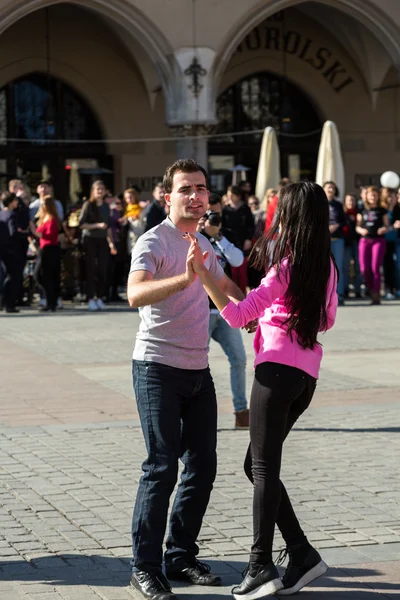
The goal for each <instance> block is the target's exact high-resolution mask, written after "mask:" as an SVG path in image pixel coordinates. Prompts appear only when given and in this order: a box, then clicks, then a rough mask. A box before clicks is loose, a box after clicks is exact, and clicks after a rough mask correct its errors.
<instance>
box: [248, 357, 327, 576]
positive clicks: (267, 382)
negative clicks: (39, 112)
mask: <svg viewBox="0 0 400 600" xmlns="http://www.w3.org/2000/svg"><path fill="white" fill-rule="evenodd" d="M315 387H316V379H314V378H313V377H311V375H308V374H307V373H305V372H304V371H301V370H300V369H296V368H295V367H289V366H287V365H282V364H279V363H271V362H265V363H262V364H260V365H258V366H257V367H256V370H255V376H254V383H253V389H252V392H251V400H250V445H249V449H248V451H247V456H246V460H245V464H244V469H245V472H246V475H247V477H248V478H249V479H250V481H251V482H252V483H253V484H254V496H253V533H254V543H253V546H252V548H251V555H250V561H251V562H257V563H261V564H265V563H267V562H269V561H271V560H272V543H273V539H274V529H275V523H276V524H277V525H278V527H279V530H280V532H281V533H282V537H283V539H284V540H285V542H286V544H287V545H288V546H293V545H295V544H299V543H302V542H303V541H305V540H306V537H305V535H304V532H303V530H302V529H301V527H300V523H299V521H298V519H297V517H296V515H295V513H294V510H293V507H292V505H291V502H290V499H289V496H288V494H287V492H286V489H285V486H284V485H283V483H282V482H281V480H280V470H281V460H282V447H283V442H284V440H285V438H286V436H287V435H288V433H289V431H290V430H291V428H292V427H293V425H294V423H295V422H296V421H297V419H298V418H299V417H300V415H301V414H302V413H303V412H304V411H305V410H306V409H307V408H308V406H309V404H310V402H311V400H312V397H313V395H314V391H315Z"/></svg>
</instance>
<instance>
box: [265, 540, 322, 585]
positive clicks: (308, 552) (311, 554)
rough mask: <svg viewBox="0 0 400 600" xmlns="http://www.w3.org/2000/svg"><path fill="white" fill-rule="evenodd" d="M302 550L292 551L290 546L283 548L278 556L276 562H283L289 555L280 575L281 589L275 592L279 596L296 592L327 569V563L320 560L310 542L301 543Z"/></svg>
mask: <svg viewBox="0 0 400 600" xmlns="http://www.w3.org/2000/svg"><path fill="white" fill-rule="evenodd" d="M303 548H304V550H303V551H302V550H301V547H300V549H299V550H296V551H292V550H291V549H290V548H287V549H286V550H283V551H282V553H281V555H280V556H279V557H278V561H277V564H280V563H283V562H284V560H285V558H286V555H287V554H288V555H289V564H288V566H287V567H286V572H285V574H284V576H283V577H282V583H283V589H282V590H280V591H279V592H277V594H278V595H279V596H290V595H291V594H296V593H297V592H299V591H300V590H301V589H302V588H303V587H305V586H306V585H308V584H309V583H311V582H312V581H314V579H317V578H318V577H321V575H323V574H324V573H326V572H327V570H328V565H327V564H326V563H325V562H324V561H323V560H322V558H321V556H320V555H319V553H318V552H317V551H316V549H315V548H313V547H312V546H311V545H310V544H308V543H306V544H304V545H303Z"/></svg>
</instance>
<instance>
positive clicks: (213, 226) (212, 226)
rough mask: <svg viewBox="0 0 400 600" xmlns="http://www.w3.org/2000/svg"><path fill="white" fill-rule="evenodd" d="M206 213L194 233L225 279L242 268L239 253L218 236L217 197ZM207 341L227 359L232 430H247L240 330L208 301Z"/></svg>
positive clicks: (244, 368) (220, 209)
mask: <svg viewBox="0 0 400 600" xmlns="http://www.w3.org/2000/svg"><path fill="white" fill-rule="evenodd" d="M208 206H209V210H208V211H207V213H206V214H205V215H204V217H203V218H202V219H200V221H199V227H198V231H199V232H200V233H202V234H203V235H204V236H205V237H206V238H207V239H208V240H209V242H210V243H211V245H212V247H213V249H214V252H215V254H216V255H217V259H218V262H219V264H220V265H221V267H222V268H223V270H224V272H225V274H226V275H228V277H230V276H231V267H240V266H241V265H242V264H243V261H244V256H243V252H242V251H241V250H240V249H239V248H237V247H236V246H235V245H234V244H232V243H231V242H229V241H228V240H227V239H226V237H224V235H223V232H222V202H221V199H220V198H219V196H217V195H216V194H211V195H210V199H209V205H208ZM209 337H210V339H211V338H212V339H213V340H215V341H216V342H218V344H220V345H221V347H222V349H223V351H224V352H225V354H226V356H227V357H228V361H229V366H230V379H231V389H232V396H233V407H234V411H235V429H248V427H249V409H248V407H247V398H246V352H245V349H244V345H243V340H242V334H241V332H240V329H233V328H231V327H230V326H229V325H228V324H227V323H226V321H225V320H224V319H223V318H222V317H221V316H220V314H219V311H218V309H217V307H216V306H215V304H214V303H213V301H212V300H211V299H210V326H209Z"/></svg>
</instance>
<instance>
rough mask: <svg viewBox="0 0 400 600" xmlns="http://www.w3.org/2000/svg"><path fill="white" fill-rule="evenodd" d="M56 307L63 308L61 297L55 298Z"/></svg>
mask: <svg viewBox="0 0 400 600" xmlns="http://www.w3.org/2000/svg"><path fill="white" fill-rule="evenodd" d="M57 308H58V310H61V309H63V308H64V307H63V303H62V300H61V298H59V299H58V300H57Z"/></svg>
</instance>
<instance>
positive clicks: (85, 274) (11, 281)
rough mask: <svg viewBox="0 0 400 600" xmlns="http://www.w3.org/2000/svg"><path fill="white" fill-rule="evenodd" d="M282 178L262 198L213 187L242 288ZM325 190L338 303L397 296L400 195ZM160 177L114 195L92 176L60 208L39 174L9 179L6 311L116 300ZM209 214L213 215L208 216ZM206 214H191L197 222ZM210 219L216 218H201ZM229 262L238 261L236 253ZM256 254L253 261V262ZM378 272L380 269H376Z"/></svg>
mask: <svg viewBox="0 0 400 600" xmlns="http://www.w3.org/2000/svg"><path fill="white" fill-rule="evenodd" d="M289 183H290V181H289V179H287V178H284V179H282V180H281V181H280V183H279V186H278V188H277V189H272V188H271V189H268V190H267V192H266V194H265V196H264V198H261V199H260V198H257V197H256V196H255V195H254V194H252V188H251V184H250V183H249V182H248V181H241V182H240V183H239V184H238V185H232V186H229V187H228V188H227V190H226V193H225V194H224V195H222V197H221V198H219V197H217V196H215V195H214V194H212V195H211V198H210V205H209V212H210V213H215V212H218V213H219V215H220V222H218V227H219V228H220V233H221V234H223V236H224V238H226V240H228V241H229V242H230V243H231V244H233V245H234V246H235V248H237V249H239V250H240V251H241V252H242V253H243V260H242V261H241V262H240V264H231V265H230V266H229V275H230V277H231V278H232V280H233V281H234V282H235V283H236V284H237V285H238V287H239V288H240V289H241V290H242V291H243V293H246V292H247V291H248V290H251V289H254V288H255V287H257V286H258V285H259V284H260V281H261V279H262V277H263V275H264V274H263V272H262V271H260V270H257V269H255V267H254V266H253V265H252V264H251V263H252V261H249V260H248V257H249V255H250V253H251V251H252V249H253V247H254V245H255V244H256V242H257V240H258V239H259V238H260V237H262V236H263V235H265V234H266V233H267V232H268V231H269V230H270V229H271V227H272V225H273V222H274V218H275V213H276V210H277V206H278V202H279V195H280V193H281V190H282V189H283V188H284V187H285V186H286V185H288V184H289ZM323 189H324V191H325V193H326V195H327V197H328V202H329V209H330V232H331V250H332V253H333V255H334V257H335V260H336V263H337V265H338V268H339V273H340V278H339V283H338V294H339V304H340V305H342V304H344V302H345V300H346V299H351V298H356V299H357V298H361V297H362V296H369V297H370V298H371V302H372V303H373V304H380V302H381V298H382V297H383V298H384V299H385V300H394V299H396V298H399V297H400V195H399V193H397V192H396V191H395V190H390V189H388V188H383V189H378V188H376V187H374V186H370V187H363V188H362V189H361V192H360V197H357V195H355V194H352V193H351V194H346V195H345V197H344V202H343V204H342V202H340V201H339V200H338V195H339V190H338V189H337V186H336V184H335V182H326V183H325V184H324V186H323ZM164 193H165V191H164V188H163V184H162V182H159V183H157V184H156V185H155V187H154V189H153V192H152V199H151V200H144V199H143V198H141V195H140V190H139V189H137V188H129V189H127V190H125V191H124V192H123V194H120V195H119V196H117V195H114V194H113V193H112V192H110V190H108V189H107V188H106V186H105V185H104V183H103V182H102V181H95V182H94V183H93V185H92V188H91V192H90V196H89V198H88V199H87V200H85V201H84V202H83V203H82V202H81V203H79V204H78V205H76V206H73V207H72V208H71V209H70V210H69V211H68V212H67V213H65V210H64V206H63V204H62V203H61V202H60V201H59V200H57V199H55V198H54V195H53V188H52V186H51V183H50V182H49V181H41V182H40V183H39V185H38V186H37V189H36V195H37V197H36V198H35V199H32V198H31V195H30V191H29V190H28V189H27V187H26V186H25V185H24V183H23V182H22V181H21V180H18V179H14V180H11V181H10V182H9V188H8V191H7V192H4V193H3V194H2V196H1V199H0V208H1V211H0V299H1V306H2V308H3V307H4V308H5V310H6V311H7V312H9V313H15V312H19V310H20V308H19V307H21V306H26V305H30V304H32V303H33V299H34V293H35V292H37V293H38V295H39V299H38V309H39V310H40V311H42V312H48V311H50V312H54V311H56V310H57V309H60V308H62V299H63V298H64V299H71V300H72V299H74V300H76V301H80V302H82V301H86V302H87V306H88V309H89V310H90V311H96V310H104V308H105V303H107V302H119V301H121V297H120V295H119V294H120V291H121V290H124V289H125V286H126V280H127V274H128V269H129V260H130V256H131V253H132V249H133V248H134V246H135V244H136V242H137V240H138V239H139V238H140V236H141V235H142V234H143V233H145V232H146V231H148V230H149V229H151V228H153V227H155V226H156V225H158V224H159V223H161V222H162V221H163V220H164V219H165V217H166V216H167V214H168V206H167V204H166V203H165V198H164ZM212 219H214V222H216V219H217V217H216V216H215V215H214V216H212ZM204 223H205V219H202V221H201V222H200V223H199V229H201V228H203V230H204ZM207 226H208V227H214V228H215V227H216V225H215V224H214V225H210V222H208V224H207ZM236 262H237V261H236ZM253 262H254V261H253ZM382 275H383V277H382Z"/></svg>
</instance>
